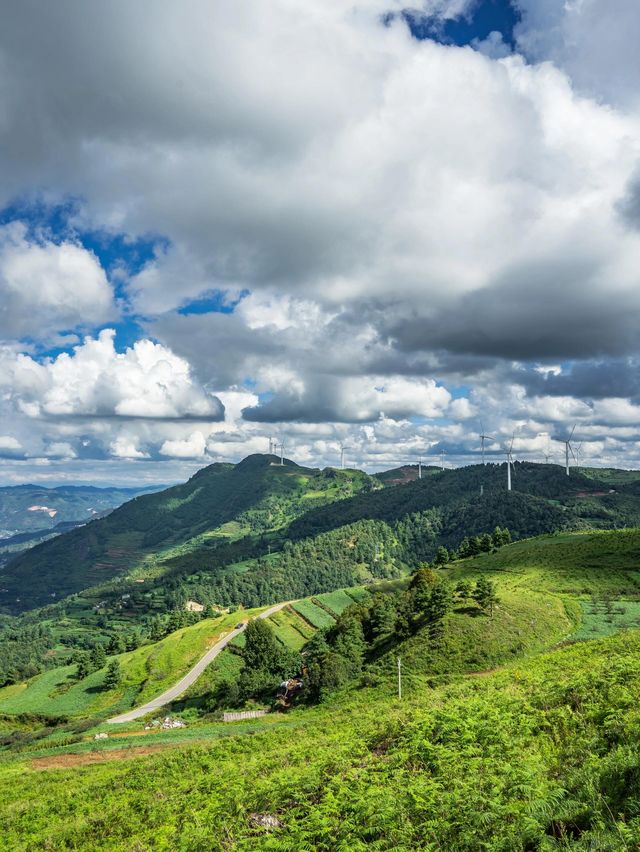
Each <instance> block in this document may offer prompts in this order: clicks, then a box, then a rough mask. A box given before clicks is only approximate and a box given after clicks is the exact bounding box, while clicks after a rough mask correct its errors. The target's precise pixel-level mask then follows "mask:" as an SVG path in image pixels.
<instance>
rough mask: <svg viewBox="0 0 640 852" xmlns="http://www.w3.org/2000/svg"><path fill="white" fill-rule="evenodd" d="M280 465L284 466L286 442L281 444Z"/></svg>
mask: <svg viewBox="0 0 640 852" xmlns="http://www.w3.org/2000/svg"><path fill="white" fill-rule="evenodd" d="M280 464H281V465H283V464H284V441H283V442H282V443H281V444H280Z"/></svg>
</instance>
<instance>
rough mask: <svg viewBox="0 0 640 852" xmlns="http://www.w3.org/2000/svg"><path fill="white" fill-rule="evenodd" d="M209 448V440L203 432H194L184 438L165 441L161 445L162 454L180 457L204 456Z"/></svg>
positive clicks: (194, 457) (195, 457) (193, 457)
mask: <svg viewBox="0 0 640 852" xmlns="http://www.w3.org/2000/svg"><path fill="white" fill-rule="evenodd" d="M206 448H207V442H206V439H205V437H204V435H203V434H202V432H199V431H195V432H192V433H191V434H190V435H189V437H188V438H185V439H184V440H176V441H165V442H164V444H163V445H162V446H161V447H160V455H161V456H172V457H173V458H178V459H198V458H202V457H203V456H204V454H205V451H206Z"/></svg>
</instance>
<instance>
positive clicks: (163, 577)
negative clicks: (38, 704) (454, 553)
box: [0, 455, 640, 617]
mask: <svg viewBox="0 0 640 852" xmlns="http://www.w3.org/2000/svg"><path fill="white" fill-rule="evenodd" d="M279 461H280V460H279V459H278V458H277V457H275V456H268V455H253V456H249V457H247V458H246V459H244V461H242V462H240V463H239V464H237V465H231V464H214V465H210V466H209V467H206V468H204V469H203V470H201V471H199V472H198V473H197V474H196V475H195V476H193V477H192V478H191V479H190V480H189V481H188V482H186V483H184V484H183V485H179V486H175V487H173V488H170V489H167V490H165V491H163V492H160V493H156V494H150V495H145V496H142V497H138V498H136V499H135V500H132V501H130V502H129V503H127V504H125V505H124V506H122V507H120V508H119V509H117V510H116V511H114V512H112V513H111V514H110V515H109V516H108V517H106V518H104V519H102V520H98V521H94V522H92V523H90V524H87V525H86V526H84V527H82V528H80V529H77V530H74V531H72V532H69V533H67V534H65V535H63V536H61V537H59V538H57V539H54V540H52V541H49V542H45V543H44V544H41V545H39V546H36V547H35V548H33V549H32V550H30V551H28V552H27V553H25V554H23V555H22V556H20V557H18V558H16V559H14V560H12V561H11V562H10V563H9V564H8V565H7V566H6V567H4V568H2V569H0V606H1V607H2V608H3V609H4V611H5V612H14V613H15V612H19V611H23V610H26V609H33V608H35V607H38V606H42V605H44V604H50V603H52V602H54V601H59V600H61V599H63V598H65V597H66V596H68V595H69V594H72V593H74V592H79V591H81V590H83V589H90V588H95V596H97V597H96V598H95V601H93V602H92V603H91V605H92V606H95V605H97V604H99V603H100V601H103V600H115V599H119V600H121V598H122V594H125V595H128V598H127V600H129V599H130V600H131V601H133V602H135V608H134V606H133V604H132V605H131V609H132V617H133V615H134V609H135V612H136V613H138V614H140V613H142V612H147V611H159V612H164V611H166V610H167V608H171V607H173V606H179V605H181V604H180V602H181V601H182V600H183V598H185V596H194V595H195V596H196V597H198V596H199V597H200V598H201V599H202V600H203V601H206V602H211V603H220V604H224V605H228V604H244V605H251V606H254V605H258V604H263V603H270V602H274V601H277V600H281V599H286V598H289V597H293V596H301V595H304V594H315V593H319V592H322V591H327V590H329V589H331V588H337V587H339V586H346V585H349V584H352V583H354V582H356V581H357V582H366V581H367V579H368V578H370V577H373V578H375V577H380V576H397V575H398V573H403V572H405V571H406V570H410V569H412V568H414V567H415V564H416V561H420V560H425V559H426V560H429V559H432V558H433V556H434V555H435V552H436V550H437V548H438V547H440V546H445V547H447V548H449V549H455V548H457V546H458V545H459V544H460V542H461V541H462V539H463V538H464V537H465V536H469V535H479V534H481V533H485V532H490V531H492V530H493V529H494V527H495V526H501V527H507V528H508V529H509V530H510V531H511V533H512V535H513V536H514V537H515V538H522V537H527V536H531V535H537V534H540V533H547V532H553V531H556V530H563V529H584V528H609V529H612V528H619V527H625V526H639V525H640V478H638V476H637V475H636V474H633V472H627V471H604V472H603V474H602V479H599V478H598V476H599V475H598V471H596V470H585V471H584V472H582V471H581V470H576V469H573V470H572V471H571V475H570V476H569V477H567V476H566V474H565V471H564V469H563V468H562V467H560V466H558V465H541V464H534V463H530V462H516V464H515V466H514V468H515V469H514V472H513V487H514V490H513V491H511V492H507V490H506V467H505V465H504V464H502V465H493V464H488V465H486V466H483V465H472V466H469V467H463V468H458V469H454V470H444V471H442V470H438V469H434V468H427V469H425V471H424V475H423V477H422V479H419V480H418V479H415V480H413V481H411V480H410V481H408V482H406V478H407V477H405V482H406V484H395V485H393V483H394V482H396V483H397V482H398V473H397V471H393V472H392V476H391V477H386V478H385V477H380V476H378V477H372V476H369V475H367V474H366V473H362V472H360V471H356V470H334V469H330V468H329V469H325V470H318V469H312V468H305V467H301V466H299V465H297V464H295V463H294V462H292V461H290V460H285V464H284V465H281V464H280V463H279ZM381 479H382V480H383V481H385V480H386V483H387V487H385V486H384V485H383V484H382V481H381ZM402 481H403V480H402V478H401V479H400V482H402ZM372 524H373V525H374V526H372ZM316 539H317V541H316ZM356 542H357V544H356ZM383 552H384V557H382V556H381V554H382V553H383ZM114 579H118V580H119V582H118V583H117V584H116V585H114V584H113V582H112V581H113V580H114ZM143 581H144V585H139V584H141V583H142V582H143ZM90 597H91V599H92V600H93V596H90ZM185 599H186V598H185ZM87 605H88V604H87Z"/></svg>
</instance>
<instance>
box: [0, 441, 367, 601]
mask: <svg viewBox="0 0 640 852" xmlns="http://www.w3.org/2000/svg"><path fill="white" fill-rule="evenodd" d="M379 487H381V486H380V485H379V483H378V482H377V480H375V479H373V478H371V477H369V476H367V475H366V474H364V473H360V472H358V471H333V470H325V471H320V470H314V469H310V468H303V467H300V466H298V465H296V464H294V463H293V462H290V461H287V463H286V464H285V465H284V466H281V465H280V464H279V463H278V460H277V459H276V457H275V456H259V455H257V456H249V457H248V458H246V459H245V460H244V461H243V462H241V463H240V464H238V465H229V464H214V465H210V466H209V467H207V468H204V469H203V470H201V471H199V472H198V473H197V474H195V475H194V476H193V477H192V478H191V479H190V480H189V481H188V482H186V483H185V484H184V485H178V486H175V487H173V488H169V489H167V490H165V491H162V492H159V493H157V494H149V495H145V496H142V497H137V498H136V499H134V500H132V501H130V502H128V503H126V504H125V505H124V506H121V507H120V508H119V509H117V510H116V511H114V512H112V513H111V514H110V515H109V516H108V517H106V518H103V519H100V520H98V521H94V522H93V523H90V524H87V525H86V526H85V527H82V528H80V529H77V530H74V531H72V532H70V533H67V534H66V535H65V536H63V537H60V538H57V539H55V540H53V541H49V542H45V543H44V544H42V545H39V546H36V547H34V548H33V549H32V550H30V551H28V552H27V553H25V554H24V555H22V556H20V557H18V558H17V559H14V560H12V561H11V562H10V563H9V564H8V565H7V566H5V567H4V568H3V569H1V575H0V607H3V608H4V609H5V611H14V612H15V611H22V610H26V609H31V608H34V607H36V606H42V605H44V604H46V603H48V602H50V601H51V599H52V597H54V598H57V599H61V598H64V597H66V596H68V595H70V594H73V593H74V592H78V591H80V590H81V589H84V588H87V587H90V586H93V585H98V584H101V583H104V582H105V581H108V580H111V579H113V578H115V577H120V576H122V575H125V574H131V573H132V572H135V571H136V570H137V571H138V575H137V578H138V579H139V578H141V577H145V576H149V575H153V574H158V573H162V572H163V564H164V562H166V561H169V560H171V559H176V558H178V557H181V556H186V555H189V554H191V553H192V552H194V551H197V552H198V554H199V557H198V558H199V559H201V558H202V556H203V555H206V557H209V558H212V556H213V555H214V554H215V555H214V556H213V558H214V559H215V562H216V564H218V565H224V564H228V563H229V562H233V561H234V559H235V558H238V556H241V555H244V554H245V553H247V552H249V553H250V552H252V551H253V550H255V548H256V546H257V544H256V542H257V541H258V540H259V539H261V537H263V536H265V535H267V534H269V533H270V532H272V531H275V530H278V529H280V528H282V527H284V526H285V525H286V524H287V523H289V522H290V521H291V520H292V519H294V518H296V517H297V516H299V515H300V514H303V513H305V512H306V511H308V510H310V509H313V508H315V507H318V506H322V505H325V504H327V503H330V502H334V501H336V500H341V499H344V498H345V497H349V496H352V495H353V494H355V493H357V492H359V491H361V490H363V489H364V490H371V489H373V488H379ZM240 540H241V541H242V544H241V545H237V546H235V547H234V545H235V544H236V543H237V542H239V541H240ZM262 547H263V548H266V547H267V544H266V542H262Z"/></svg>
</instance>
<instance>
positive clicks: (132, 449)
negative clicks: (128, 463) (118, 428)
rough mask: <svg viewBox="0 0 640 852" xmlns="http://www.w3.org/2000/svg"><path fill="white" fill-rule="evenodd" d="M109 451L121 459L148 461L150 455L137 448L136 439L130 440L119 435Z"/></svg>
mask: <svg viewBox="0 0 640 852" xmlns="http://www.w3.org/2000/svg"><path fill="white" fill-rule="evenodd" d="M109 449H110V451H111V454H112V455H113V456H115V457H116V458H119V459H148V458H149V453H145V452H143V451H142V450H140V449H139V448H138V446H137V440H136V438H128V437H126V436H125V435H119V436H118V437H117V438H115V439H114V440H113V441H112V442H111V444H110V446H109Z"/></svg>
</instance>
